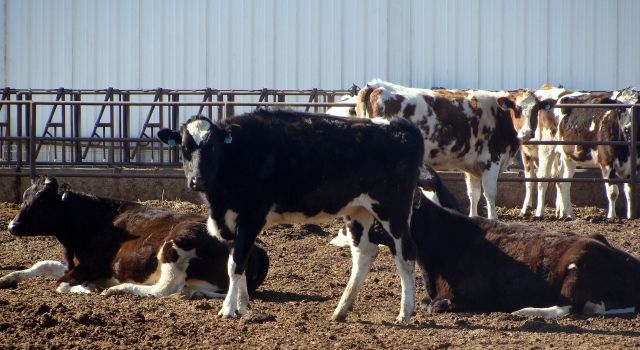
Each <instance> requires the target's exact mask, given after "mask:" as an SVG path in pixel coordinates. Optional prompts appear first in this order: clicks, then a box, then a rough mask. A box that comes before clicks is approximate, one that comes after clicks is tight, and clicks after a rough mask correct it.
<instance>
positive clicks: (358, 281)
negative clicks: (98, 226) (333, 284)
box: [332, 209, 378, 321]
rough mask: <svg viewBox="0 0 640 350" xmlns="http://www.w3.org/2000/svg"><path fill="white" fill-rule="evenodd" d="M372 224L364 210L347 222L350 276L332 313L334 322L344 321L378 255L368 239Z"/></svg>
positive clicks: (353, 214)
mask: <svg viewBox="0 0 640 350" xmlns="http://www.w3.org/2000/svg"><path fill="white" fill-rule="evenodd" d="M372 224H373V217H372V216H371V214H369V212H367V211H366V210H364V209H359V210H358V211H356V212H354V213H352V214H351V220H349V221H347V225H346V231H347V232H346V233H347V236H348V241H349V243H350V247H351V276H350V277H349V282H348V283H347V286H346V288H345V289H344V292H343V293H342V297H341V298H340V301H339V302H338V306H337V307H336V309H335V311H334V312H333V316H332V319H333V320H334V321H344V320H345V318H346V317H347V312H348V311H349V308H350V307H351V305H352V304H353V301H354V300H355V298H356V296H357V295H358V291H359V290H360V288H361V287H362V284H363V283H364V281H365V279H366V278H367V275H368V274H369V270H371V263H372V262H373V259H374V258H375V256H376V255H377V254H378V245H377V244H374V243H371V240H370V239H369V228H370V227H371V225H372Z"/></svg>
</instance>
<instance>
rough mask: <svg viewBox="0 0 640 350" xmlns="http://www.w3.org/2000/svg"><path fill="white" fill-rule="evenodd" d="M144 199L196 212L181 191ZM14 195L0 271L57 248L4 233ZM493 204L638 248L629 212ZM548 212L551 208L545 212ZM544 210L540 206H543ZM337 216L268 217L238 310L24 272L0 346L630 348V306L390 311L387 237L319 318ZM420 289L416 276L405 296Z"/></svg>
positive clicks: (1, 323) (336, 258) (335, 277)
mask: <svg viewBox="0 0 640 350" xmlns="http://www.w3.org/2000/svg"><path fill="white" fill-rule="evenodd" d="M147 203H148V204H150V205H161V206H168V207H173V208H174V209H176V210H184V211H200V212H202V213H204V212H205V210H204V207H202V206H196V205H193V204H190V203H184V202H183V203H180V202H160V201H150V202H147ZM17 209H18V206H17V205H15V204H10V203H0V227H1V228H2V231H0V274H1V275H4V274H7V273H9V272H11V271H14V270H16V269H22V268H25V267H28V266H30V265H31V264H33V263H35V262H37V261H39V260H43V259H57V260H60V259H61V258H62V255H61V250H60V247H59V245H58V243H57V242H56V241H55V240H54V239H51V238H43V237H35V238H16V237H13V236H12V235H10V234H9V233H8V232H7V231H6V226H7V223H8V222H9V220H11V219H12V218H13V216H14V215H15V213H16V211H17ZM517 212H518V210H516V209H501V210H500V211H499V214H500V215H501V218H502V219H503V220H505V221H508V222H520V223H523V222H524V223H527V224H530V225H534V226H538V227H541V228H549V229H561V230H570V231H574V232H577V233H579V234H585V235H586V234H590V233H595V232H599V233H602V234H604V235H605V236H606V237H607V239H609V241H610V242H611V243H612V244H613V245H615V246H616V247H618V248H621V249H623V250H626V251H628V252H631V253H633V254H636V255H638V254H639V253H640V240H639V235H640V220H633V221H627V220H620V221H613V222H609V221H606V220H605V219H604V212H603V211H602V210H600V209H596V208H578V209H577V216H578V218H577V219H576V220H574V221H568V222H566V221H558V220H555V219H551V218H550V219H544V220H533V219H522V218H519V217H518V216H517ZM549 214H552V213H551V212H549ZM549 216H551V215H549ZM339 225H340V222H339V221H337V220H336V221H334V222H332V223H329V224H326V225H323V226H320V227H314V226H300V225H293V226H277V227H273V228H270V229H268V230H266V231H265V232H264V233H263V234H262V235H261V236H260V237H261V239H262V241H263V243H264V245H265V247H266V249H267V251H268V252H269V255H270V257H271V270H270V271H269V275H268V277H267V280H266V282H265V284H264V285H263V286H262V287H261V288H260V289H259V292H258V293H257V294H256V295H255V297H254V298H253V299H252V302H251V310H250V312H249V314H248V315H246V316H245V317H243V318H241V319H233V320H223V319H219V318H217V317H216V314H217V312H218V310H219V308H220V306H221V304H222V300H221V299H213V300H182V299H179V298H163V299H154V298H142V297H135V296H114V297H102V296H100V295H65V294H57V293H56V292H55V282H54V281H52V280H50V279H45V278H40V277H37V278H34V279H31V280H29V281H26V282H23V283H22V284H20V285H19V286H18V287H17V288H15V289H4V290H0V349H14V348H15V349H75V348H78V349H120V348H153V349H159V348H162V349H211V348H220V349H249V348H267V349H299V348H302V349H306V348H318V349H330V348H342V349H372V348H374V349H375V348H390V349H445V348H472V349H485V348H510V349H540V348H569V349H597V348H607V349H631V348H640V317H639V316H637V315H633V316H626V317H591V318H581V317H574V316H569V317H565V318H561V319H558V320H545V319H539V318H524V317H517V316H512V315H510V314H505V313H497V312H496V313H478V314H439V315H427V314H425V313H424V312H422V311H420V310H418V311H417V314H416V315H415V316H414V317H413V319H412V323H411V324H409V325H397V324H394V322H393V320H394V318H395V316H396V314H397V312H398V309H399V304H400V281H399V278H398V276H397V273H396V269H395V265H394V263H393V260H392V258H391V255H390V254H389V252H388V250H387V249H381V252H380V254H379V256H378V258H377V259H376V262H375V265H374V268H373V270H372V272H371V274H370V275H369V278H368V279H367V281H366V283H365V286H364V287H363V290H362V291H361V292H360V294H359V296H358V300H357V302H356V304H355V305H354V308H353V311H352V312H351V313H350V314H349V316H348V318H347V321H346V322H344V323H334V322H331V321H329V317H330V316H331V313H332V311H333V308H334V307H335V306H336V304H337V302H338V299H339V297H340V295H341V293H342V290H343V288H344V286H345V284H346V282H347V279H348V276H349V269H350V254H349V250H348V249H345V248H337V247H334V246H331V245H329V244H328V243H329V241H330V239H331V237H332V236H333V234H334V233H335V232H337V230H338V228H339ZM422 293H423V290H422V289H421V288H418V294H417V297H421V296H422Z"/></svg>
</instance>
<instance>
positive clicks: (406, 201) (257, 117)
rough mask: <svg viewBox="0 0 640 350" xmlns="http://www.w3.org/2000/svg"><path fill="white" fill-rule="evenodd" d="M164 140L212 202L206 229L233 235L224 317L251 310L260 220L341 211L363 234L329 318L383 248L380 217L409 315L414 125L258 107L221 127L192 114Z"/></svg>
mask: <svg viewBox="0 0 640 350" xmlns="http://www.w3.org/2000/svg"><path fill="white" fill-rule="evenodd" d="M158 137H159V138H160V140H162V141H163V142H165V143H167V144H169V145H180V147H181V150H182V157H183V166H184V170H185V175H186V178H187V185H188V186H189V187H190V188H192V189H194V190H197V191H202V192H204V193H205V195H206V198H207V200H208V202H209V205H210V214H209V221H208V229H209V232H210V233H212V234H215V235H216V236H217V237H220V238H222V239H228V240H234V244H233V250H232V253H231V256H230V257H229V263H228V265H227V266H228V273H229V278H230V286H229V293H227V297H226V298H225V300H224V303H223V306H222V309H221V310H220V312H219V315H221V316H223V317H235V316H236V314H243V313H245V312H246V310H247V307H248V297H247V293H246V281H245V276H244V272H245V266H246V259H247V253H248V252H249V248H250V247H251V245H252V244H253V242H254V240H255V238H256V236H257V235H258V233H259V232H260V231H261V230H262V229H263V228H264V227H267V226H270V225H272V224H278V223H295V222H316V221H319V220H320V221H321V220H327V219H331V218H333V217H336V216H342V217H345V218H347V219H348V220H347V221H348V224H349V225H351V226H352V230H351V231H352V232H354V234H355V235H357V238H355V239H352V240H350V242H351V244H352V245H351V252H352V256H353V264H352V271H351V277H350V279H349V283H348V284H347V287H346V288H345V291H344V293H343V294H342V297H341V299H340V302H339V303H338V306H337V307H336V310H335V311H334V313H333V319H334V320H344V319H345V317H346V314H347V312H348V310H349V307H350V306H351V304H352V303H353V300H354V299H355V296H356V294H357V292H358V290H359V289H360V287H361V286H362V284H363V282H364V279H365V278H366V276H367V273H368V272H369V270H370V267H371V263H372V260H373V258H374V257H375V253H376V252H377V245H375V244H372V243H371V242H370V241H369V239H368V232H369V227H370V226H371V224H372V223H373V220H374V218H375V219H377V220H378V221H380V222H381V224H382V226H383V227H384V230H385V231H386V232H389V233H390V241H391V243H392V244H391V246H392V247H393V248H392V251H393V252H394V257H395V262H396V266H397V268H398V271H399V274H400V280H401V286H402V298H401V302H400V313H399V315H398V317H397V320H398V321H401V322H406V321H408V320H409V318H410V317H411V315H412V314H413V311H414V308H415V300H414V298H415V295H414V294H415V273H414V259H413V256H412V254H411V253H412V252H411V249H405V248H406V247H408V246H410V245H408V244H410V242H409V241H408V240H410V238H409V219H410V213H411V203H412V200H413V191H414V189H415V188H416V184H417V180H418V175H419V167H420V164H421V162H422V156H423V154H422V153H423V148H424V143H423V142H422V135H421V134H420V131H419V130H418V129H417V127H415V126H414V125H413V124H412V123H411V122H409V121H407V120H403V119H400V118H398V119H393V120H390V121H389V120H382V119H380V120H369V119H364V118H340V117H331V116H326V115H313V114H307V113H295V112H287V111H275V112H270V111H263V110H261V111H256V112H254V113H250V114H246V115H243V116H238V117H234V118H229V119H226V120H224V121H222V122H219V123H215V124H214V123H212V122H211V121H209V120H208V119H206V118H203V117H193V118H191V119H189V120H188V121H187V122H186V123H185V124H184V125H183V126H182V127H181V128H180V131H179V132H176V131H173V130H170V129H163V130H160V131H159V132H158Z"/></svg>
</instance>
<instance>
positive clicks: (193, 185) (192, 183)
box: [189, 176, 205, 192]
mask: <svg viewBox="0 0 640 350" xmlns="http://www.w3.org/2000/svg"><path fill="white" fill-rule="evenodd" d="M189 188H190V189H191V190H193V191H199V192H204V191H205V186H204V179H203V178H202V177H201V176H193V177H192V178H191V179H189Z"/></svg>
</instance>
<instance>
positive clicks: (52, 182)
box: [7, 176, 62, 236]
mask: <svg viewBox="0 0 640 350" xmlns="http://www.w3.org/2000/svg"><path fill="white" fill-rule="evenodd" d="M61 201H62V199H61V196H60V195H59V194H58V181H57V180H56V179H55V178H54V177H46V176H45V177H40V178H38V179H37V180H36V181H35V182H33V183H32V185H31V187H29V188H28V189H27V190H26V191H25V192H24V194H23V196H22V206H21V207H20V210H19V211H18V214H16V217H15V218H13V220H11V222H9V226H8V228H7V229H8V230H9V232H11V233H12V234H14V235H16V236H35V235H46V234H52V233H54V231H55V230H56V229H58V228H59V222H60V221H61V220H62V215H61V210H62V205H61Z"/></svg>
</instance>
